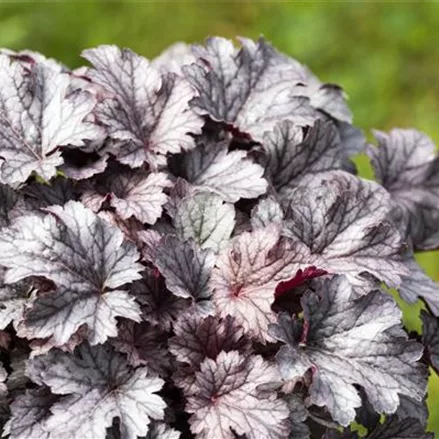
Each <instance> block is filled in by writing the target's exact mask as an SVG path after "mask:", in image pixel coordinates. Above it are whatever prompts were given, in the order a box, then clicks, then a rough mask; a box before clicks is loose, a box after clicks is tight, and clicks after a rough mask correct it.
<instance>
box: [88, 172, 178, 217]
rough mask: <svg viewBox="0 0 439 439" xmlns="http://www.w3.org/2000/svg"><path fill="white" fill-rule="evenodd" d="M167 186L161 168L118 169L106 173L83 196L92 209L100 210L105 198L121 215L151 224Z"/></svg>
mask: <svg viewBox="0 0 439 439" xmlns="http://www.w3.org/2000/svg"><path fill="white" fill-rule="evenodd" d="M170 186H171V183H170V181H169V179H168V177H167V175H166V174H165V173H163V172H154V173H148V172H145V171H131V170H130V171H127V172H123V171H121V172H119V173H118V174H116V175H115V174H114V173H108V175H105V176H104V178H103V180H99V182H98V184H96V186H95V187H93V189H92V190H88V191H86V192H85V193H84V195H83V197H84V201H86V203H87V205H89V206H93V207H94V209H93V210H96V211H97V210H100V209H101V207H102V203H103V202H104V201H106V200H108V201H109V204H110V206H111V207H113V208H114V209H115V210H116V213H117V214H118V216H119V217H120V218H122V219H124V220H126V219H128V218H130V217H135V218H137V219H138V220H139V221H140V222H142V223H148V224H154V223H155V222H156V221H157V219H158V218H160V216H161V214H162V208H163V205H164V204H165V203H166V201H167V196H166V194H165V193H164V192H163V190H164V189H165V188H167V187H170ZM96 189H98V191H97V192H96Z"/></svg>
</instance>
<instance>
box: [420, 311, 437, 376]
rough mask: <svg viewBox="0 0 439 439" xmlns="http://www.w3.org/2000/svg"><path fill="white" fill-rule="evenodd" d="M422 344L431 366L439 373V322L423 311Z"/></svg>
mask: <svg viewBox="0 0 439 439" xmlns="http://www.w3.org/2000/svg"><path fill="white" fill-rule="evenodd" d="M421 319H422V343H423V344H424V346H425V350H426V354H427V356H428V359H429V361H430V363H431V365H432V366H433V367H434V369H435V370H436V371H439V320H438V318H437V317H434V316H431V315H430V314H428V313H427V312H425V311H421Z"/></svg>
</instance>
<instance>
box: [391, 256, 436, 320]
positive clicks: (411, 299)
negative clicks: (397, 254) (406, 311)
mask: <svg viewBox="0 0 439 439" xmlns="http://www.w3.org/2000/svg"><path fill="white" fill-rule="evenodd" d="M405 266H406V268H407V269H408V270H409V274H408V275H405V276H402V277H401V279H402V283H401V285H400V287H399V288H398V291H399V294H400V296H401V297H402V298H403V299H404V300H405V301H406V302H408V303H412V304H413V303H416V301H417V300H418V299H420V298H421V299H422V300H424V301H425V302H426V303H427V305H428V307H429V308H430V310H431V312H432V313H433V314H434V315H436V316H439V284H438V283H437V282H435V281H434V280H433V279H431V278H430V277H429V276H428V275H427V274H426V273H425V271H424V270H423V269H422V267H421V266H420V265H419V264H418V263H417V262H416V260H415V258H414V256H413V255H410V254H408V255H407V256H406V257H405Z"/></svg>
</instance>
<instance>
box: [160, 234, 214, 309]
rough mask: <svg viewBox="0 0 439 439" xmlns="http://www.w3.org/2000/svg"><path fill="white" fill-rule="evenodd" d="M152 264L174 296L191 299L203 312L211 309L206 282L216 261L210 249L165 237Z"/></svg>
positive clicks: (208, 285)
mask: <svg viewBox="0 0 439 439" xmlns="http://www.w3.org/2000/svg"><path fill="white" fill-rule="evenodd" d="M154 264H155V266H156V267H157V268H158V269H159V271H160V273H161V274H162V275H163V277H164V278H165V281H166V286H167V288H168V289H169V290H170V291H172V292H173V293H174V294H175V295H176V296H178V297H182V298H184V299H188V298H190V299H191V300H193V301H194V304H195V305H196V309H197V310H198V311H199V312H200V313H202V314H211V313H212V312H213V305H212V303H211V300H210V299H211V297H212V288H211V286H210V284H209V280H210V275H211V272H212V268H213V266H214V264H215V254H214V253H213V251H212V250H210V249H206V250H202V249H200V248H199V247H198V246H197V245H196V244H195V243H194V242H193V241H186V242H183V241H181V240H180V239H178V238H177V237H175V236H168V237H166V238H165V239H163V240H161V241H160V243H159V246H158V248H157V253H156V255H155V259H154Z"/></svg>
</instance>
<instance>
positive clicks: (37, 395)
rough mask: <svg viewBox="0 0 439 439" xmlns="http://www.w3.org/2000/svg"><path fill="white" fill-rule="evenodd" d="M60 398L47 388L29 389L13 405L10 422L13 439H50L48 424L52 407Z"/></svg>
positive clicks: (10, 433) (10, 432)
mask: <svg viewBox="0 0 439 439" xmlns="http://www.w3.org/2000/svg"><path fill="white" fill-rule="evenodd" d="M57 399H58V397H57V396H56V395H52V394H51V393H50V391H49V390H48V389H47V388H40V389H28V390H26V393H25V394H23V395H20V396H18V397H17V398H16V399H15V400H14V401H13V402H12V404H11V418H10V420H9V422H8V427H7V428H8V431H9V437H10V438H11V439H36V438H38V439H49V438H50V433H49V431H47V429H46V426H45V424H46V422H47V419H48V418H49V416H51V414H52V413H51V412H50V407H51V405H52V404H53V403H55V402H56V401H57Z"/></svg>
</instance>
